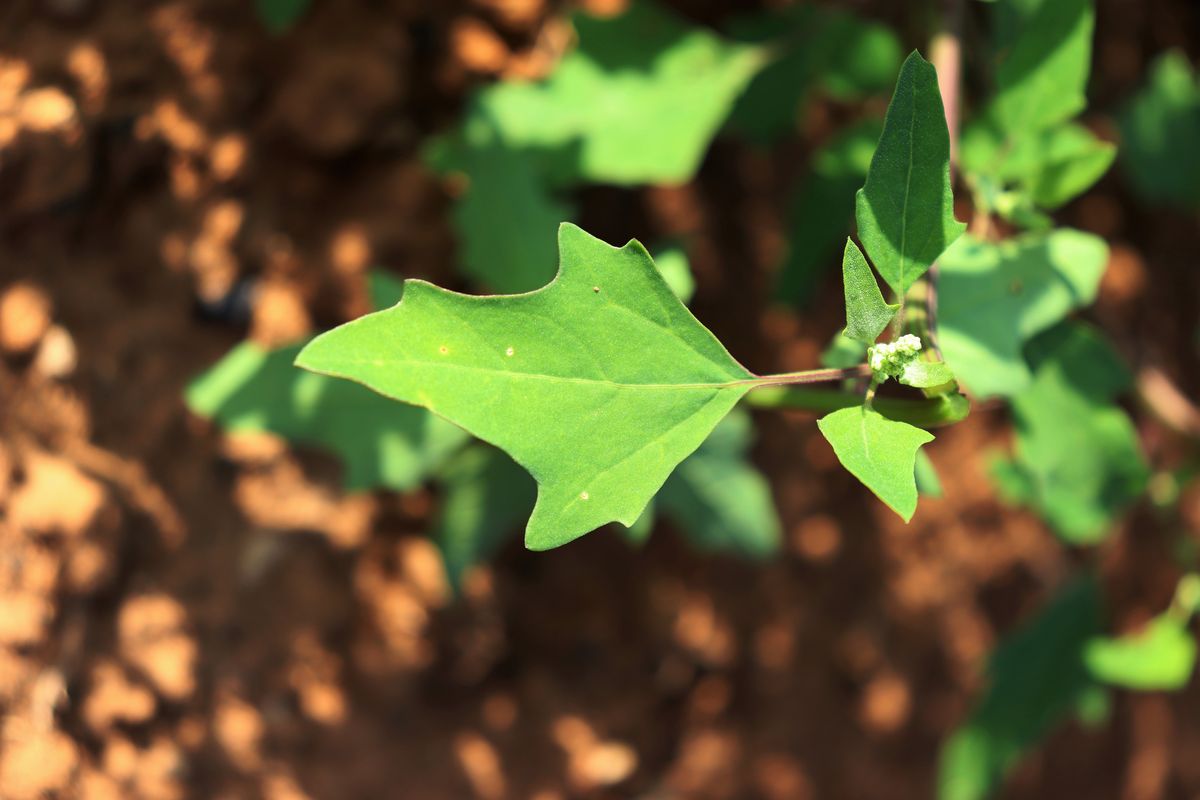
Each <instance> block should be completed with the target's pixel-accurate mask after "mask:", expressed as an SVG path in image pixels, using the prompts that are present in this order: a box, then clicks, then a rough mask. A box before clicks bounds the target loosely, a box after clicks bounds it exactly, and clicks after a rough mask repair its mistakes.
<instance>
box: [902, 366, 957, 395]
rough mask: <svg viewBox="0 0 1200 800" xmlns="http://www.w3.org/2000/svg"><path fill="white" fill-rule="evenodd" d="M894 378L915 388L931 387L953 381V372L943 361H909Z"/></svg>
mask: <svg viewBox="0 0 1200 800" xmlns="http://www.w3.org/2000/svg"><path fill="white" fill-rule="evenodd" d="M896 380H898V381H900V382H901V383H903V384H904V385H905V386H913V387H916V388H917V389H932V388H934V387H935V386H944V385H946V384H948V383H952V382H953V381H954V372H953V371H952V370H951V369H950V367H948V366H946V362H944V361H922V360H920V359H917V360H916V361H910V362H909V363H907V364H905V365H904V371H903V372H901V373H900V377H898V378H897V379H896Z"/></svg>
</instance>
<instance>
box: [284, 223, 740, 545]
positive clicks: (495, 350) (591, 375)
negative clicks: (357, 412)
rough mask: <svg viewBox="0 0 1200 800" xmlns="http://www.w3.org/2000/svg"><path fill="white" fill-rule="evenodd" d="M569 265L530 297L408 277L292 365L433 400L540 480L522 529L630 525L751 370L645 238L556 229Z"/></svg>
mask: <svg viewBox="0 0 1200 800" xmlns="http://www.w3.org/2000/svg"><path fill="white" fill-rule="evenodd" d="M559 250H560V270H559V274H558V276H557V277H556V278H555V279H554V281H553V282H551V283H550V284H549V285H548V286H546V287H544V288H542V289H539V290H537V291H535V292H530V293H528V294H521V295H501V296H491V297H474V296H468V295H461V294H457V293H454V292H450V291H446V290H444V289H440V288H438V287H435V286H432V285H430V284H428V283H425V282H422V281H407V282H406V284H405V286H406V288H405V292H404V298H403V300H402V301H401V302H400V304H399V305H397V306H395V307H394V308H391V309H388V310H387V311H382V312H378V313H375V314H370V315H368V316H365V317H362V318H361V319H358V320H355V321H353V322H350V323H347V324H346V325H343V326H341V327H339V328H336V329H335V330H333V331H330V332H328V333H326V334H324V335H322V336H320V337H318V338H317V339H315V340H314V341H313V342H312V343H311V344H309V345H308V346H307V347H306V348H305V350H304V351H303V352H302V353H301V354H300V356H299V357H298V358H297V360H296V363H297V365H298V366H301V367H303V368H305V369H308V370H311V371H314V372H319V373H322V374H327V375H334V376H337V377H343V378H349V379H351V380H354V381H357V382H359V383H363V384H365V385H366V386H368V387H370V388H371V389H374V390H375V391H377V392H379V393H381V394H383V395H386V396H388V397H391V398H394V399H397V400H402V401H404V402H407V403H412V404H415V405H421V406H425V407H426V408H429V409H430V410H432V411H434V412H435V413H437V414H439V415H441V416H443V417H445V418H446V419H449V420H451V421H452V422H455V423H456V424H458V425H460V426H462V427H463V428H465V429H466V430H467V431H469V432H470V433H472V434H474V435H475V436H477V437H479V438H481V439H483V440H485V441H487V442H490V443H492V444H494V445H496V446H497V447H499V448H501V449H502V450H504V451H506V452H507V453H509V455H511V456H512V457H513V459H514V460H515V461H516V462H517V463H518V464H520V465H521V466H522V467H524V468H525V469H527V470H528V471H529V472H530V474H532V475H533V477H534V479H535V480H536V481H537V483H538V497H537V503H536V505H535V507H534V511H533V514H532V516H531V517H530V520H529V523H528V526H527V528H526V533H525V540H526V544H527V546H528V547H530V548H531V549H535V550H542V549H547V548H550V547H555V546H558V545H561V544H564V543H566V542H569V541H571V540H572V539H575V538H577V537H579V536H581V535H583V534H585V533H587V532H588V531H591V530H593V529H595V528H597V527H599V526H601V525H603V524H605V523H607V522H611V521H617V522H621V523H622V524H624V525H626V526H629V525H632V524H633V523H634V521H635V520H636V519H637V518H638V516H639V515H640V514H641V512H642V510H643V508H645V506H646V504H647V503H648V502H649V500H650V499H651V497H653V495H654V494H655V492H656V491H657V490H658V489H659V487H660V486H662V484H663V482H664V481H665V480H666V479H667V476H668V475H669V474H670V473H671V471H672V470H673V469H674V468H675V466H676V465H677V464H678V463H679V462H680V461H682V460H683V459H684V458H686V457H687V456H688V455H689V454H690V453H691V452H692V451H694V450H695V449H696V448H697V447H698V446H699V445H700V444H701V442H703V441H704V439H705V437H707V436H708V434H709V432H710V431H711V430H712V429H713V427H714V426H715V425H716V424H717V423H718V422H719V421H720V420H721V419H722V418H723V417H724V416H725V414H726V413H728V411H729V410H730V409H731V408H732V407H733V406H734V404H736V403H737V401H738V400H739V399H740V398H741V397H742V396H743V395H744V394H745V393H746V392H747V391H748V390H749V389H750V387H751V385H752V382H753V379H754V376H753V375H752V373H750V372H748V371H747V370H746V369H745V368H744V367H742V366H741V365H740V364H738V363H737V362H736V361H735V360H734V359H733V358H732V356H730V355H729V353H728V352H727V351H726V350H725V348H724V347H722V346H721V344H720V343H719V342H718V341H717V339H716V338H715V337H714V336H713V335H712V334H711V333H710V332H709V331H708V330H707V329H705V328H704V326H702V325H701V324H700V323H699V322H698V321H697V320H696V319H695V317H693V316H692V315H691V313H690V312H689V311H688V310H687V308H686V307H684V306H683V304H682V303H680V302H679V300H678V299H677V298H676V297H675V295H674V294H672V292H671V290H670V288H669V287H668V286H667V284H666V283H665V282H664V280H663V278H662V277H661V275H660V274H659V272H658V270H656V269H655V267H654V264H653V262H652V261H651V259H650V257H649V255H648V254H647V253H646V250H645V248H643V247H642V246H641V245H640V244H638V243H637V242H630V243H629V244H627V245H625V246H624V247H622V248H619V249H618V248H615V247H611V246H609V245H607V244H605V243H604V242H602V241H600V240H599V239H596V238H594V237H592V236H590V235H588V234H587V233H585V232H584V231H582V230H581V229H579V228H577V227H575V226H574V225H570V224H564V225H563V226H562V227H561V228H560V230H559Z"/></svg>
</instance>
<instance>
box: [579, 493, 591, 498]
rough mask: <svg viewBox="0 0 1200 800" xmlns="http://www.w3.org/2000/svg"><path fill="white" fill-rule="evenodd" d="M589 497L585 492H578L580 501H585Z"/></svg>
mask: <svg viewBox="0 0 1200 800" xmlns="http://www.w3.org/2000/svg"><path fill="white" fill-rule="evenodd" d="M589 497H591V495H589V494H588V493H587V492H580V493H579V499H580V500H587V499H588V498H589Z"/></svg>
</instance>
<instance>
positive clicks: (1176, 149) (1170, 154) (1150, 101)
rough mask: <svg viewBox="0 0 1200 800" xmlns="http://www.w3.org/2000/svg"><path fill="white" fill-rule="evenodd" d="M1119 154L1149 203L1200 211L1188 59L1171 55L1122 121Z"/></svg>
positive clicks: (1197, 129)
mask: <svg viewBox="0 0 1200 800" xmlns="http://www.w3.org/2000/svg"><path fill="white" fill-rule="evenodd" d="M1120 124H1121V145H1122V146H1121V155H1122V158H1123V161H1124V164H1123V166H1124V168H1125V173H1126V175H1127V176H1128V177H1129V180H1130V182H1131V183H1132V184H1133V187H1134V189H1136V190H1137V191H1138V193H1139V194H1140V195H1141V196H1143V197H1145V198H1146V199H1148V200H1152V201H1157V202H1164V203H1169V204H1174V205H1178V206H1180V207H1181V208H1196V207H1200V148H1197V147H1196V143H1197V142H1200V84H1198V83H1197V79H1196V75H1195V74H1194V72H1193V70H1192V65H1191V64H1190V63H1188V59H1187V56H1186V55H1184V54H1183V53H1182V52H1179V51H1171V52H1169V53H1166V54H1164V55H1162V56H1160V57H1159V58H1158V60H1157V61H1155V62H1154V65H1153V66H1152V67H1151V68H1150V77H1149V79H1148V80H1147V82H1146V85H1145V86H1144V87H1143V88H1142V89H1141V90H1140V91H1139V92H1138V93H1137V95H1136V96H1135V97H1134V98H1133V100H1132V101H1131V102H1130V103H1129V105H1128V106H1127V107H1126V108H1125V109H1124V111H1123V112H1122V113H1121V116H1120Z"/></svg>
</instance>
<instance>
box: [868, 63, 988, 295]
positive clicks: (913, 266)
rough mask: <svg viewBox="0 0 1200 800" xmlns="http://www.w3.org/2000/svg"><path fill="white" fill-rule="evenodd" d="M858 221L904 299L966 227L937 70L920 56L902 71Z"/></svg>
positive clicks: (872, 252) (881, 266)
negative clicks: (957, 205) (960, 216)
mask: <svg viewBox="0 0 1200 800" xmlns="http://www.w3.org/2000/svg"><path fill="white" fill-rule="evenodd" d="M855 217H856V219H857V221H858V238H859V239H860V240H861V241H862V243H863V247H864V248H865V249H866V251H867V255H868V256H870V257H871V263H873V264H874V265H875V269H876V270H877V271H878V272H879V274H880V275H881V276H883V279H884V280H885V281H887V283H888V285H889V286H891V287H892V289H893V290H894V291H895V292H896V295H897V296H901V295H903V294H904V292H905V291H907V289H908V287H909V286H911V285H912V284H913V282H914V281H916V280H917V278H919V277H921V275H922V274H924V273H925V271H926V270H928V269H929V266H930V265H931V264H932V263H933V262H934V260H935V259H936V258H937V257H938V256H940V255H941V254H942V251H944V250H945V249H946V248H947V247H949V246H950V244H951V243H952V242H953V241H954V240H955V239H957V238H958V237H959V236H960V235H961V234H962V232H963V229H964V228H966V225H964V224H963V223H961V222H958V221H957V220H955V218H954V195H953V193H952V192H951V189H950V134H949V133H948V131H947V129H946V115H945V111H944V110H943V109H942V95H941V93H940V92H939V90H938V82H937V72H936V71H935V70H934V68H933V65H932V64H930V63H929V62H928V61H926V60H925V59H923V58H921V56H920V54H919V53H917V52H915V51H914V52H913V53H912V54H911V55H910V56H909V57H908V59H907V60H906V61H905V62H904V66H903V67H901V68H900V77H899V78H898V79H897V81H896V93H895V94H894V95H893V96H892V102H891V104H890V105H889V106H888V111H887V117H886V119H885V120H884V123H883V136H882V137H881V138H880V139H879V146H878V147H877V148H876V149H875V155H874V157H873V158H872V159H871V169H870V170H869V171H868V172H867V182H866V184H865V185H864V186H863V188H862V189H861V190H860V191H859V193H858V196H857V198H856V204H855Z"/></svg>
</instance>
